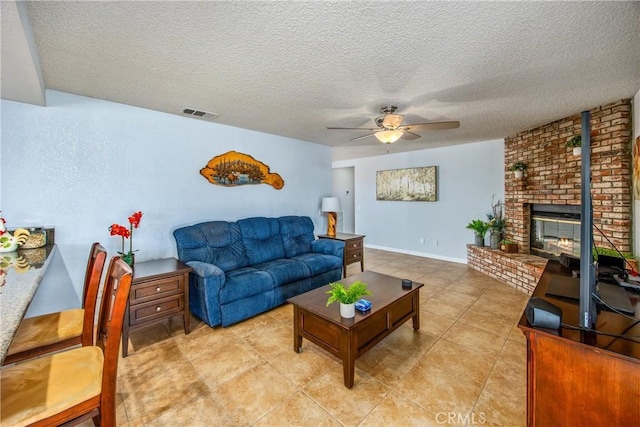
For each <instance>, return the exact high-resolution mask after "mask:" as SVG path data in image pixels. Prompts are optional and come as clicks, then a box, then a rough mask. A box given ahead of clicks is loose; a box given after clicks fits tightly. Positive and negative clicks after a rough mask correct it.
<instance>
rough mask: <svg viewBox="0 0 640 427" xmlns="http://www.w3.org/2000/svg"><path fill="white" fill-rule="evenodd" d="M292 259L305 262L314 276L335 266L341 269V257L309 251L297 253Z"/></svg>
mask: <svg viewBox="0 0 640 427" xmlns="http://www.w3.org/2000/svg"><path fill="white" fill-rule="evenodd" d="M292 259H294V260H296V261H300V262H303V263H305V264H306V265H307V266H308V267H309V270H311V276H316V275H318V274H321V273H325V272H327V271H330V270H333V269H336V268H339V269H342V258H340V257H337V256H333V255H323V254H318V253H309V254H301V255H297V256H295V257H293V258H292Z"/></svg>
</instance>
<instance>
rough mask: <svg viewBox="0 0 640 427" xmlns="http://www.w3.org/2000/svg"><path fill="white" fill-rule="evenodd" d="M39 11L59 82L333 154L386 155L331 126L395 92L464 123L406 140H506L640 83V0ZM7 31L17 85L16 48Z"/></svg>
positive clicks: (5, 60)
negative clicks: (193, 112) (196, 113)
mask: <svg viewBox="0 0 640 427" xmlns="http://www.w3.org/2000/svg"><path fill="white" fill-rule="evenodd" d="M3 3H4V2H3ZM27 9H28V18H29V21H30V23H31V30H32V32H33V38H34V39H35V42H36V43H35V44H36V46H37V56H39V61H40V64H41V67H42V76H43V78H44V84H45V87H46V88H48V89H55V90H60V91H64V92H70V93H75V94H80V95H85V96H89V97H93V98H100V99H106V100H110V101H115V102H120V103H124V104H129V105H135V106H139V107H144V108H149V109H152V110H158V111H164V112H168V113H174V114H180V112H181V110H182V109H183V108H185V107H190V108H196V109H201V110H204V111H210V112H214V113H218V114H220V116H219V117H218V119H217V120H216V122H217V123H222V124H227V125H232V126H237V127H241V128H246V129H253V130H257V131H261V132H267V133H272V134H276V135H283V136H287V137H291V138H296V139H300V140H304V141H311V142H316V143H320V144H326V145H329V146H333V147H335V148H334V150H333V152H334V159H335V160H339V159H345V158H354V157H364V156H371V155H378V154H384V153H386V149H387V147H386V146H384V145H383V144H380V143H379V142H377V141H376V139H375V138H373V137H371V138H366V139H363V140H360V141H357V142H349V140H350V139H351V138H354V137H356V136H359V135H362V134H364V133H365V132H358V131H339V130H327V129H326V127H327V126H345V127H359V126H364V127H372V126H374V121H373V120H374V118H375V117H376V116H378V115H379V114H378V110H379V108H380V106H382V105H384V104H388V103H391V104H394V105H397V106H398V107H399V111H398V112H399V113H400V114H405V122H410V123H415V122H425V121H435V120H458V121H460V122H461V126H460V128H459V129H456V130H446V131H431V132H426V131H425V132H419V133H421V135H422V138H420V139H418V140H415V141H406V140H400V141H399V142H397V143H395V144H393V145H391V146H390V147H389V149H390V151H391V152H398V151H408V150H415V149H424V148H429V147H436V146H443V145H449V144H459V143H465V142H472V141H480V140H488V139H496V138H503V137H505V136H508V135H513V134H515V133H517V132H520V131H522V130H526V129H529V128H532V127H535V126H538V125H541V124H544V123H547V122H549V121H553V120H556V119H558V118H562V117H565V116H567V115H571V114H575V113H578V112H580V111H582V110H584V109H588V108H592V107H595V106H598V105H602V104H605V103H608V102H610V101H614V100H617V99H621V98H630V97H632V96H633V95H634V94H635V93H636V92H637V91H638V89H640V2H535V3H534V2H425V1H419V2H413V1H396V2H382V1H375V2H363V1H358V2H356V1H350V2H327V1H311V2H293V1H287V2H248V1H233V2H218V1H216V2H184V1H181V2H156V1H147V2H93V1H82V2H53V1H46V2H29V3H27ZM3 10H4V9H3ZM3 24H4V19H3ZM21 30H23V29H20V28H18V27H17V26H16V30H15V31H21ZM12 31H13V28H12ZM4 35H5V34H4V30H3V38H2V50H3V52H2V54H3V55H2V75H3V85H4V84H6V80H5V79H4V76H6V75H8V74H7V72H8V69H9V68H10V67H11V66H12V64H13V62H14V60H13V56H12V52H11V49H7V46H5V37H4ZM23 80H28V79H26V78H25V79H23ZM30 84H31V85H33V84H34V83H33V82H31V83H30ZM3 97H4V92H3ZM26 102H28V101H26Z"/></svg>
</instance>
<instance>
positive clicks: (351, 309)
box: [340, 303, 356, 319]
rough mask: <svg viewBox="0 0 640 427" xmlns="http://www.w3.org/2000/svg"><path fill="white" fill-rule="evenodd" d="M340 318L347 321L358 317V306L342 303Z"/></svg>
mask: <svg viewBox="0 0 640 427" xmlns="http://www.w3.org/2000/svg"><path fill="white" fill-rule="evenodd" d="M340 316H342V317H344V318H345V319H351V318H352V317H355V316H356V306H355V304H343V303H340Z"/></svg>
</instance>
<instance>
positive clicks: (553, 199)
mask: <svg viewBox="0 0 640 427" xmlns="http://www.w3.org/2000/svg"><path fill="white" fill-rule="evenodd" d="M630 116H631V101H630V100H628V99H625V100H620V101H617V102H614V103H611V104H608V105H604V106H601V107H597V108H594V109H592V110H591V176H592V186H591V194H592V198H593V223H594V225H596V226H597V227H598V228H600V229H601V230H602V231H603V232H604V233H605V235H606V236H607V237H608V238H609V240H611V241H612V242H613V243H614V244H615V245H616V247H617V248H618V249H619V250H620V251H623V252H624V251H630V250H631V172H630V171H631V145H630V137H631V118H630ZM580 131H581V122H580V114H575V115H573V116H570V117H567V118H564V119H561V120H557V121H555V122H552V123H549V124H546V125H544V126H541V127H538V128H535V129H531V130H527V131H524V132H520V133H519V134H517V135H515V136H511V137H508V138H505V173H506V178H505V216H506V219H507V227H506V235H507V238H509V239H511V240H514V241H516V242H517V243H518V248H519V251H520V252H521V253H529V252H530V250H529V242H530V231H531V228H530V224H531V209H530V206H531V205H532V204H548V205H577V206H580V157H576V156H573V154H572V150H571V148H569V147H567V146H566V142H567V141H568V140H569V139H571V137H573V136H574V135H579V134H580ZM517 161H522V162H525V163H527V165H528V167H527V170H526V171H525V176H524V177H523V178H520V179H517V178H515V177H514V176H513V172H511V171H509V166H511V165H512V164H513V163H515V162H517ZM594 241H595V244H596V245H597V246H602V247H610V245H609V243H608V242H607V241H606V239H605V238H604V237H602V236H601V235H600V234H599V233H598V232H595V233H594Z"/></svg>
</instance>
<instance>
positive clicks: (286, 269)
mask: <svg viewBox="0 0 640 427" xmlns="http://www.w3.org/2000/svg"><path fill="white" fill-rule="evenodd" d="M254 267H255V268H256V269H258V270H262V271H266V272H267V273H269V274H270V275H271V277H272V278H273V281H274V283H275V285H276V286H282V285H284V284H287V283H290V282H294V281H296V280H300V279H305V278H307V277H310V276H311V271H310V269H309V267H308V266H307V264H305V263H304V262H300V261H297V260H293V259H287V258H281V259H275V260H273V261H267V262H263V263H262V264H258V265H254Z"/></svg>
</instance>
